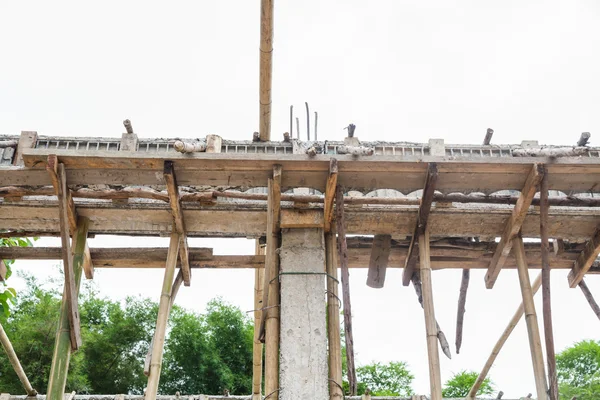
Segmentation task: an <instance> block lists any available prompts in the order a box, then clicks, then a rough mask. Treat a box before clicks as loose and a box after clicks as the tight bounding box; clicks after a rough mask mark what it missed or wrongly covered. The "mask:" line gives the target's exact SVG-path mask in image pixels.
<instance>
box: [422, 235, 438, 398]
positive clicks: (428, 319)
mask: <svg viewBox="0 0 600 400" xmlns="http://www.w3.org/2000/svg"><path fill="white" fill-rule="evenodd" d="M419 259H420V264H421V265H420V266H421V270H420V275H421V285H422V289H423V310H424V314H425V331H426V334H427V353H428V355H429V386H430V388H431V400H442V377H441V373H440V354H439V352H438V347H437V342H438V329H437V323H436V321H435V310H434V307H433V287H432V283H431V264H430V257H429V229H428V228H426V229H425V232H424V233H422V234H420V235H419Z"/></svg>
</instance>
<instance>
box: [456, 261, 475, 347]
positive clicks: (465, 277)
mask: <svg viewBox="0 0 600 400" xmlns="http://www.w3.org/2000/svg"><path fill="white" fill-rule="evenodd" d="M470 277H471V270H469V269H463V271H462V280H461V283H460V294H459V296H458V312H457V315H456V341H455V344H456V354H459V353H460V347H461V345H462V336H463V325H464V319H465V303H466V302H467V289H468V288H469V279H470Z"/></svg>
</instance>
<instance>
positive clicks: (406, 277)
mask: <svg viewBox="0 0 600 400" xmlns="http://www.w3.org/2000/svg"><path fill="white" fill-rule="evenodd" d="M427 171H428V172H427V178H426V179H425V185H424V188H423V197H422V198H421V205H420V206H419V211H418V214H417V222H416V224H415V227H414V232H413V235H412V238H411V241H410V246H409V247H408V256H407V257H406V261H405V263H404V272H403V273H402V284H403V285H404V286H408V284H409V283H410V280H411V279H412V275H413V273H414V270H415V265H416V252H414V251H413V249H414V246H415V243H416V242H417V240H418V237H419V235H420V234H422V233H423V232H425V229H426V228H427V223H428V220H429V213H430V211H431V204H432V203H433V195H434V193H435V186H436V184H437V180H438V169H437V165H436V164H429V166H428V169H427Z"/></svg>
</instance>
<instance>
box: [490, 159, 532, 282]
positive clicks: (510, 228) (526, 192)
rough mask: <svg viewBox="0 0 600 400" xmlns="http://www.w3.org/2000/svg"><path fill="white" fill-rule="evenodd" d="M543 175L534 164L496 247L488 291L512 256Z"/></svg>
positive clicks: (491, 263) (491, 264)
mask: <svg viewBox="0 0 600 400" xmlns="http://www.w3.org/2000/svg"><path fill="white" fill-rule="evenodd" d="M543 175H544V172H543V168H542V165H541V164H534V165H533V167H532V168H531V171H530V172H529V175H528V176H527V180H526V181H525V185H523V189H522V190H521V195H520V196H519V200H518V201H517V204H516V205H515V207H514V209H513V212H512V215H511V216H510V218H509V219H508V221H506V224H505V225H504V232H503V233H502V236H501V237H500V243H498V247H496V252H495V253H494V257H493V258H492V261H491V262H490V266H489V268H488V272H487V274H486V276H485V286H486V287H487V288H488V289H491V288H493V287H494V283H496V279H497V278H498V275H499V274H500V270H501V269H502V267H503V266H504V263H505V262H506V259H507V258H508V255H509V254H510V249H511V247H512V243H513V242H512V239H513V238H514V237H515V236H516V235H517V234H518V233H519V231H520V230H521V226H522V225H523V222H524V221H525V217H526V216H527V211H528V210H529V206H530V205H531V200H532V199H533V196H534V195H535V192H536V189H537V186H538V184H539V182H540V179H541V178H542V176H543Z"/></svg>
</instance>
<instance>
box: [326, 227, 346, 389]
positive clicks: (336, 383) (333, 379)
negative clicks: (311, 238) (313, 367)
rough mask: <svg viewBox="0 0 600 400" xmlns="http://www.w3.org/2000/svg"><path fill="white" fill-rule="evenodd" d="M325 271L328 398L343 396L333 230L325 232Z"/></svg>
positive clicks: (335, 251) (336, 268) (338, 299)
mask: <svg viewBox="0 0 600 400" xmlns="http://www.w3.org/2000/svg"><path fill="white" fill-rule="evenodd" d="M325 252H326V253H325V257H326V259H325V262H326V272H327V275H328V276H327V336H328V341H329V398H330V399H331V400H335V399H342V398H343V397H344V394H343V391H342V388H341V385H342V343H341V336H340V298H339V295H338V283H337V277H338V274H337V270H338V261H337V248H336V243H335V231H332V232H327V233H326V234H325Z"/></svg>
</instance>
